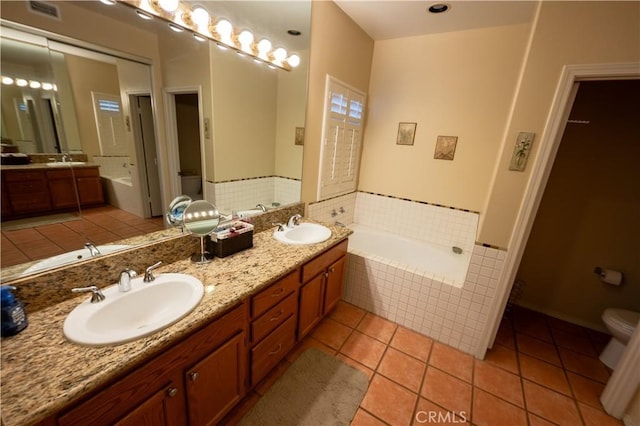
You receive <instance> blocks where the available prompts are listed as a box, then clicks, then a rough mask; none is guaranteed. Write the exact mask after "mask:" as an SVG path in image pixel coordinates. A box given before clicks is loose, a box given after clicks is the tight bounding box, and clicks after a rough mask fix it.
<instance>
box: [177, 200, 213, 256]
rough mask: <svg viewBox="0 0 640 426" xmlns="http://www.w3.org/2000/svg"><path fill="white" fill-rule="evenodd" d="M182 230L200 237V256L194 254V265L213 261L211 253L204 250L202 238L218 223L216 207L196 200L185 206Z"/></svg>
mask: <svg viewBox="0 0 640 426" xmlns="http://www.w3.org/2000/svg"><path fill="white" fill-rule="evenodd" d="M182 221H183V223H184V228H185V229H186V230H187V231H188V232H189V233H191V234H193V235H195V236H197V237H200V254H194V255H193V256H192V257H191V261H192V262H194V263H209V262H211V261H212V260H213V253H209V252H208V251H206V250H205V248H204V237H206V236H207V235H209V234H211V233H212V232H213V231H214V230H215V229H216V227H217V226H218V224H219V223H220V213H219V212H218V209H216V206H214V205H213V204H211V203H210V202H208V201H204V200H198V201H194V202H192V203H191V204H189V205H188V206H187V208H186V209H185V210H184V213H183V215H182Z"/></svg>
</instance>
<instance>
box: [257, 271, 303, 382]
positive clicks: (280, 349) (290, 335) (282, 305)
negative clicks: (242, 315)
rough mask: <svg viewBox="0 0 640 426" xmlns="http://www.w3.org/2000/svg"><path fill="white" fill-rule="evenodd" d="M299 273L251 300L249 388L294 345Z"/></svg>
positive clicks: (290, 274) (289, 275) (291, 274)
mask: <svg viewBox="0 0 640 426" xmlns="http://www.w3.org/2000/svg"><path fill="white" fill-rule="evenodd" d="M299 273H300V272H299V270H298V269H296V270H295V271H293V272H291V273H289V274H288V275H287V276H285V277H284V278H282V279H280V280H278V281H276V282H275V283H274V284H272V285H270V286H269V287H267V288H265V289H264V290H262V291H260V292H259V293H258V294H256V295H254V296H253V297H252V298H251V339H250V341H251V351H250V359H251V361H250V362H251V387H253V386H255V385H256V384H258V382H260V380H262V379H263V378H264V377H265V376H266V375H267V373H269V371H271V369H272V368H273V367H275V366H276V365H277V364H278V363H279V362H280V361H281V360H282V358H284V356H285V355H286V354H287V353H288V352H289V351H290V350H291V349H292V348H293V346H294V345H295V343H296V322H297V317H298V315H297V314H298V276H299Z"/></svg>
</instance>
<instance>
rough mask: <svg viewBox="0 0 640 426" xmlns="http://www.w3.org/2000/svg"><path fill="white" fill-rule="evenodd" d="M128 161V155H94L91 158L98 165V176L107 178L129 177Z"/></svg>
mask: <svg viewBox="0 0 640 426" xmlns="http://www.w3.org/2000/svg"><path fill="white" fill-rule="evenodd" d="M129 161H130V160H129V157H125V156H122V157H121V156H114V157H103V156H98V155H94V156H93V159H92V162H94V163H96V164H98V165H99V166H100V176H103V177H106V178H109V179H118V178H123V177H130V176H131V172H130V171H129Z"/></svg>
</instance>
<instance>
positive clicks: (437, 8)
mask: <svg viewBox="0 0 640 426" xmlns="http://www.w3.org/2000/svg"><path fill="white" fill-rule="evenodd" d="M450 8H451V6H449V5H448V4H447V3H434V4H432V5H431V6H429V9H427V10H428V11H429V12H431V13H443V12H446V11H447V10H449V9H450Z"/></svg>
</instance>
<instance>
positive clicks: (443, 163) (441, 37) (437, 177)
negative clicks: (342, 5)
mask: <svg viewBox="0 0 640 426" xmlns="http://www.w3.org/2000/svg"><path fill="white" fill-rule="evenodd" d="M529 30H530V25H529V24H522V25H512V26H503V27H494V28H486V29H478V30H470V31H458V32H450V33H442V34H433V35H427V36H420V37H409V38H402V39H392V40H385V41H379V42H376V44H375V52H374V57H373V65H372V71H371V83H370V86H369V110H368V116H367V120H368V122H367V126H366V129H365V138H364V143H363V146H364V147H363V153H362V168H361V171H360V181H359V184H358V189H360V190H364V191H371V192H376V193H382V194H387V195H393V196H397V197H402V198H409V199H414V200H420V201H427V202H432V203H438V204H443V205H447V206H453V207H458V208H464V209H470V210H475V211H480V210H482V207H483V203H484V201H485V199H486V197H487V195H488V191H489V188H490V181H491V175H492V170H493V164H494V163H495V159H496V157H497V155H498V152H499V148H500V139H501V136H502V132H503V131H504V126H505V119H506V117H507V115H508V112H509V106H510V104H511V100H512V96H513V91H514V87H515V84H516V81H517V77H518V72H519V69H520V66H521V63H522V60H523V56H524V51H525V47H526V42H527V37H528V33H529ZM399 122H416V123H417V130H416V135H415V140H414V145H413V146H403V145H396V137H397V132H398V123H399ZM438 135H443V136H457V137H458V144H457V147H456V151H455V158H454V161H447V160H436V159H434V158H433V157H434V149H435V143H436V139H437V137H438Z"/></svg>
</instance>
